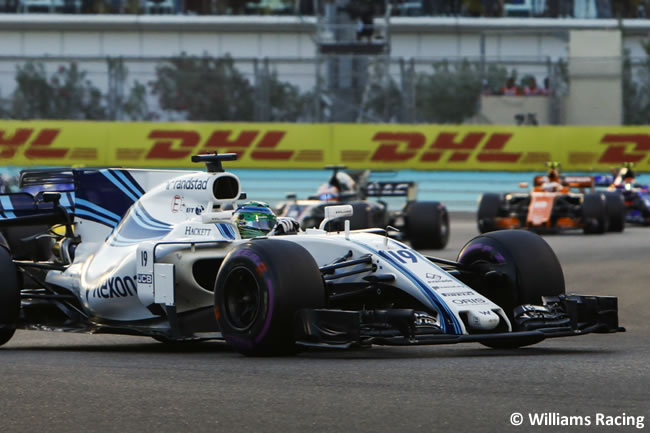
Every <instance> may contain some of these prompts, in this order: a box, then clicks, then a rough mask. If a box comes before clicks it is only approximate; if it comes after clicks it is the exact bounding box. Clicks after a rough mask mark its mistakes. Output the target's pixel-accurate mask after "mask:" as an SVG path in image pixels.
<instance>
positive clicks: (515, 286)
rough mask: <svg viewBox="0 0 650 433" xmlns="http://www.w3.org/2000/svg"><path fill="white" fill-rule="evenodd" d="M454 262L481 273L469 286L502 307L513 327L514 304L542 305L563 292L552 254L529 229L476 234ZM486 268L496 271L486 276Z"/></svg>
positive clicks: (507, 344) (504, 344)
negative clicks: (544, 297)
mask: <svg viewBox="0 0 650 433" xmlns="http://www.w3.org/2000/svg"><path fill="white" fill-rule="evenodd" d="M457 261H458V262H459V263H461V264H462V265H463V266H465V267H467V268H469V269H474V270H477V271H478V272H479V274H480V275H482V277H481V278H478V279H476V280H473V281H472V282H471V283H470V284H469V285H470V287H472V288H473V289H475V290H476V291H478V292H479V293H481V294H482V295H483V296H485V297H487V298H488V299H490V300H491V301H492V302H494V303H495V304H497V305H498V306H500V307H501V308H503V311H504V312H505V313H506V315H507V316H508V319H509V320H510V322H511V323H512V324H513V326H514V321H513V310H514V308H515V307H517V306H519V305H523V304H533V305H541V304H542V296H557V295H561V294H564V293H565V287H564V274H563V272H562V266H561V265H560V262H559V261H558V259H557V257H556V255H555V253H554V252H553V250H552V249H551V247H550V246H549V245H548V244H547V243H546V241H545V240H544V239H542V238H541V237H540V236H539V235H536V234H535V233H532V232H529V231H525V230H505V231H498V232H492V233H487V234H484V235H480V236H477V237H475V238H474V239H472V240H470V241H469V242H468V243H467V244H466V245H465V246H464V247H463V248H462V249H461V251H460V253H459V254H458V259H457ZM495 265H496V266H495ZM481 269H482V272H481ZM487 270H494V271H496V274H492V275H490V277H489V278H488V277H487V276H486V272H485V271H487ZM538 341H539V340H538V339H532V340H530V341H527V340H508V341H498V340H495V341H490V342H485V343H482V344H484V345H486V346H488V347H493V348H515V347H521V346H527V345H530V344H535V343H537V342H538Z"/></svg>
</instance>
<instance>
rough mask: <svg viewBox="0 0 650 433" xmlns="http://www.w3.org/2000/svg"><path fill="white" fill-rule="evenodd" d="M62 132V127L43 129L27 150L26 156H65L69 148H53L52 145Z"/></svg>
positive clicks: (30, 157)
mask: <svg viewBox="0 0 650 433" xmlns="http://www.w3.org/2000/svg"><path fill="white" fill-rule="evenodd" d="M59 132H61V130H60V129H43V130H42V131H41V132H39V133H38V135H37V136H36V138H34V141H32V142H31V143H30V145H29V148H27V150H26V151H25V157H27V158H29V159H37V158H64V157H65V156H66V155H67V153H68V151H69V149H52V148H50V145H51V144H52V143H53V142H54V140H55V139H56V137H57V136H58V135H59Z"/></svg>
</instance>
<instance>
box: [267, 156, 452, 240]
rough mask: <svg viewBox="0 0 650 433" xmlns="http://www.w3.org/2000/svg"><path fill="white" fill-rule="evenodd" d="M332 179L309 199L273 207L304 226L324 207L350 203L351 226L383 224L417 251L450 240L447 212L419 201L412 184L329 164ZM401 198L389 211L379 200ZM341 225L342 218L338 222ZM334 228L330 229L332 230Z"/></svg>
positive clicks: (320, 216)
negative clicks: (401, 202)
mask: <svg viewBox="0 0 650 433" xmlns="http://www.w3.org/2000/svg"><path fill="white" fill-rule="evenodd" d="M327 168H328V169H331V170H332V176H331V177H330V179H329V180H328V181H327V182H326V183H324V184H323V185H321V186H320V187H319V189H318V191H317V192H316V194H314V195H311V196H309V197H308V198H307V199H298V198H297V197H296V196H295V194H290V195H287V199H288V201H286V202H283V203H280V204H279V205H278V206H277V207H276V213H277V214H278V215H281V216H287V217H291V218H295V219H296V220H297V221H298V222H299V223H300V226H301V227H302V228H303V229H307V228H312V227H318V226H319V225H320V223H321V221H322V220H323V217H324V210H325V208H326V207H328V206H333V205H338V204H349V205H351V206H352V208H353V209H354V215H353V216H352V217H351V218H350V219H349V220H350V227H351V229H353V230H357V229H365V228H369V227H382V228H386V230H387V232H388V233H389V236H390V237H391V238H394V239H398V240H408V241H410V243H411V245H412V246H413V248H415V249H442V248H444V247H445V246H446V245H447V242H448V241H449V214H448V212H447V208H446V207H445V205H444V204H442V203H440V202H437V201H417V200H416V196H417V186H416V184H415V182H409V181H407V182H402V181H381V182H380V181H370V180H369V176H370V173H369V172H368V171H358V172H354V171H349V172H346V171H343V170H344V169H345V167H343V166H331V167H327ZM390 197H403V198H404V199H406V203H405V204H404V206H403V207H402V208H401V209H399V210H389V208H388V203H386V202H385V201H383V200H382V198H390ZM338 224H339V225H340V227H338V229H342V228H343V227H342V225H341V224H342V222H339V223H338ZM336 228H337V227H333V229H336Z"/></svg>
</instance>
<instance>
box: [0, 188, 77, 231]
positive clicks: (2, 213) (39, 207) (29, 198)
mask: <svg viewBox="0 0 650 433" xmlns="http://www.w3.org/2000/svg"><path fill="white" fill-rule="evenodd" d="M46 193H48V192H47V191H41V192H39V193H38V194H36V195H32V194H29V193H26V192H16V193H10V194H1V195H0V227H11V226H21V225H34V224H48V225H53V224H64V223H66V222H68V219H67V216H66V214H65V213H64V212H63V211H62V210H61V209H60V208H64V209H65V211H67V212H69V213H74V194H73V193H72V192H61V193H58V194H60V197H59V199H58V200H59V206H60V207H57V206H56V205H55V203H54V202H53V201H52V196H49V197H48V196H47V195H45V194H46ZM50 194H52V193H50Z"/></svg>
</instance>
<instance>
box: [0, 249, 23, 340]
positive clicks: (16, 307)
mask: <svg viewBox="0 0 650 433" xmlns="http://www.w3.org/2000/svg"><path fill="white" fill-rule="evenodd" d="M0 275H2V281H1V282H0V325H4V326H9V327H7V328H0V346H1V345H3V344H5V343H6V342H8V341H9V340H11V337H13V335H14V333H15V332H16V329H15V328H14V326H15V325H16V322H17V321H18V316H19V315H20V286H19V283H18V271H17V269H16V265H14V262H13V260H12V259H11V254H9V251H8V250H7V249H5V248H3V247H0Z"/></svg>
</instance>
